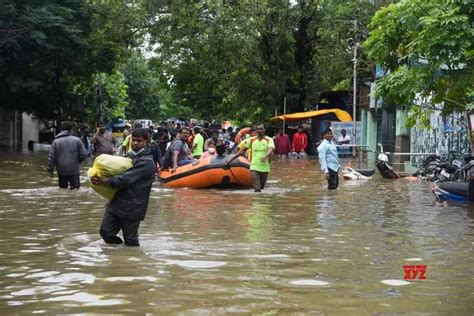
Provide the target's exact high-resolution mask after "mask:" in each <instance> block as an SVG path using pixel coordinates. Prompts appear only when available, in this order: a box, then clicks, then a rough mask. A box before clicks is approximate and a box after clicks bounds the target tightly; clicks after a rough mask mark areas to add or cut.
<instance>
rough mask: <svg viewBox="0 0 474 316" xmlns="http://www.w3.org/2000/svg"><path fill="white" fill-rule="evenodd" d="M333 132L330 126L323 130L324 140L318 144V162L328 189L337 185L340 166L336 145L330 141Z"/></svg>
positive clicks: (335, 187)
mask: <svg viewBox="0 0 474 316" xmlns="http://www.w3.org/2000/svg"><path fill="white" fill-rule="evenodd" d="M333 136H334V135H333V133H332V130H331V129H330V128H327V129H326V130H325V131H324V132H323V138H324V140H323V141H322V142H321V144H320V145H319V146H318V155H319V163H320V165H321V170H322V171H323V172H324V177H325V178H326V180H327V181H328V189H329V190H335V189H337V187H338V186H339V175H338V171H339V168H340V165H339V159H338V157H337V147H336V145H335V144H334V143H333V142H332V138H333Z"/></svg>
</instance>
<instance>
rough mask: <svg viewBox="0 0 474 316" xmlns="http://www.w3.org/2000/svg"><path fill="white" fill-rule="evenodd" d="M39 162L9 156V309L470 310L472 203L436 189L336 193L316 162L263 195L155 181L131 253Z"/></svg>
mask: <svg viewBox="0 0 474 316" xmlns="http://www.w3.org/2000/svg"><path fill="white" fill-rule="evenodd" d="M44 163H45V157H44V155H35V156H23V155H19V154H16V155H12V154H5V153H3V154H0V179H1V183H0V204H1V207H0V221H1V228H0V229H1V234H0V242H1V244H2V247H1V248H0V314H1V315H7V314H13V313H21V314H23V313H24V314H30V313H35V314H58V313H132V312H138V313H145V312H154V313H159V314H172V313H173V314H183V315H208V314H230V313H236V314H260V313H262V314H269V315H272V314H318V313H325V314H334V313H336V314H374V313H375V314H378V313H380V314H397V313H407V314H412V313H414V312H418V313H428V314H437V313H446V314H472V313H473V310H474V308H473V307H472V305H473V302H474V286H473V285H474V280H473V278H474V267H473V263H474V260H473V258H472V250H473V247H474V236H473V231H474V221H473V214H474V210H473V208H472V207H471V206H468V205H466V204H447V203H436V202H435V201H434V197H433V196H432V194H431V192H430V184H426V183H419V182H417V181H415V182H413V181H412V182H410V181H406V180H399V181H384V180H381V179H375V180H373V181H367V182H365V183H363V184H361V183H352V184H350V183H347V182H346V183H342V185H341V187H340V189H339V190H338V191H337V192H328V191H327V190H326V188H325V184H324V181H323V178H322V176H321V174H320V172H319V170H318V167H317V165H316V162H315V161H303V162H301V161H288V162H275V163H274V165H273V172H272V173H271V177H270V181H269V184H268V189H266V190H265V193H263V194H254V193H253V192H251V191H248V190H244V191H219V190H202V191H196V190H190V189H179V190H167V189H163V188H161V187H160V186H159V185H158V184H156V185H155V186H154V188H153V191H152V196H151V199H150V205H149V208H148V213H147V218H146V219H145V221H144V222H143V223H142V226H141V228H140V233H141V235H140V238H141V244H142V247H140V248H127V247H123V246H119V247H115V246H110V245H105V244H104V243H103V242H102V241H101V240H100V237H99V235H98V229H99V225H100V221H101V218H102V215H103V210H104V201H103V200H102V199H101V198H100V197H99V196H98V195H96V194H95V193H94V192H92V191H91V190H89V189H88V188H86V187H85V186H84V187H83V188H81V189H80V190H79V191H77V192H76V191H74V192H70V191H66V190H59V189H57V188H56V187H55V184H56V180H55V179H51V178H48V177H45V176H44V175H45V170H44V167H43V166H44ZM85 170H86V169H85V168H84V170H83V171H84V173H83V174H84V175H85ZM82 180H83V182H85V181H86V178H83V179H82ZM404 264H414V265H417V264H423V265H427V266H428V270H427V273H426V277H427V280H426V281H410V282H406V281H404V280H403V277H404V271H403V269H402V266H403V265H404Z"/></svg>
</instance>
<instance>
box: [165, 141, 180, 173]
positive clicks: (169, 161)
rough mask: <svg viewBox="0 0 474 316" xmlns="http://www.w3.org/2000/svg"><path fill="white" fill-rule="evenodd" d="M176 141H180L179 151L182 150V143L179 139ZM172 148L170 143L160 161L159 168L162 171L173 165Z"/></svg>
mask: <svg viewBox="0 0 474 316" xmlns="http://www.w3.org/2000/svg"><path fill="white" fill-rule="evenodd" d="M176 141H181V149H180V151H181V150H183V148H184V141H183V140H181V139H177V140H176ZM172 147H173V143H171V144H170V146H168V148H167V149H166V152H165V154H164V155H163V159H161V162H160V167H161V168H162V169H168V168H169V167H171V164H172V163H173V153H172V152H171V148H172Z"/></svg>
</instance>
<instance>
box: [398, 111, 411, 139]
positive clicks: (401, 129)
mask: <svg viewBox="0 0 474 316" xmlns="http://www.w3.org/2000/svg"><path fill="white" fill-rule="evenodd" d="M407 118H408V111H407V110H406V109H405V108H404V107H397V121H396V128H395V136H409V135H410V129H409V128H407V127H406V126H405V124H406V121H407Z"/></svg>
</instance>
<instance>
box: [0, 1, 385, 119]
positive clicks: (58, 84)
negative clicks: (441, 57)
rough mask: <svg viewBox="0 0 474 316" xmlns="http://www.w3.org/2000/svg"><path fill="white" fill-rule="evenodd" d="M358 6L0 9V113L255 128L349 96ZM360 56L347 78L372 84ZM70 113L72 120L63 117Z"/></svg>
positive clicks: (364, 13)
mask: <svg viewBox="0 0 474 316" xmlns="http://www.w3.org/2000/svg"><path fill="white" fill-rule="evenodd" d="M385 2H391V1H376V5H374V4H373V1H369V0H362V1H360V0H349V1H348V0H295V1H288V0H239V1H233V0H224V1H214V0H199V1H184V0H177V1H168V0H167V1H164V0H140V1H123V2H114V1H112V2H109V1H84V0H81V1H72V0H70V1H58V0H48V1H42V2H37V1H28V0H21V1H12V0H6V1H3V2H2V3H1V4H0V72H1V74H2V76H1V77H0V93H1V95H0V104H1V106H2V107H10V108H16V109H18V110H21V111H27V112H34V113H36V114H37V115H38V116H40V117H44V118H45V119H51V118H56V117H61V116H65V115H66V114H67V115H76V116H77V119H78V120H83V119H86V120H89V121H93V120H97V119H100V118H104V119H106V120H111V119H114V118H118V117H125V118H128V119H134V118H151V119H155V120H156V119H159V118H166V117H167V116H168V117H169V116H186V117H194V118H201V119H208V120H210V119H232V120H236V121H240V122H249V123H250V122H255V121H257V120H263V119H266V118H268V117H269V116H272V115H273V114H274V113H275V111H278V112H279V113H281V112H282V110H283V99H284V98H285V97H286V98H287V100H288V107H287V110H288V112H294V111H303V110H306V109H309V108H311V107H312V106H313V103H314V102H315V100H316V96H317V94H318V93H319V92H321V91H325V90H333V89H342V90H350V89H351V81H352V80H351V79H352V50H353V45H355V43H357V42H360V41H363V40H364V39H365V38H366V37H367V34H368V29H367V24H368V23H369V21H370V19H371V18H372V16H373V15H374V13H375V11H376V9H377V7H378V6H379V5H382V4H384V3H385ZM372 68H373V64H372V63H371V62H370V61H368V59H367V58H366V57H365V54H364V52H363V51H362V52H361V55H360V58H359V68H358V70H357V71H358V75H359V78H361V79H364V78H367V77H370V76H372ZM78 104H81V106H82V108H83V110H84V111H83V113H82V114H79V113H76V112H74V111H73V110H74V109H75V108H77V105H78Z"/></svg>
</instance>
